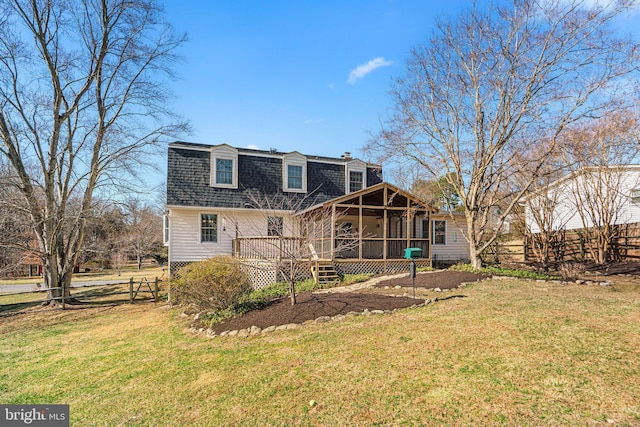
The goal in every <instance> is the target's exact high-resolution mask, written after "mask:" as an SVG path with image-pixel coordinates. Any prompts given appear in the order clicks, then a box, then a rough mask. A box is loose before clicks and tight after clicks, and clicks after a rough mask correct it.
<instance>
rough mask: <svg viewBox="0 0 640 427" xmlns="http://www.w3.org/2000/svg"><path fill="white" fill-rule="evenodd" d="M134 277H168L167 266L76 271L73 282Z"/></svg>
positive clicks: (38, 279)
mask: <svg viewBox="0 0 640 427" xmlns="http://www.w3.org/2000/svg"><path fill="white" fill-rule="evenodd" d="M131 277H133V279H134V280H140V279H142V278H143V277H146V278H148V279H153V278H154V277H158V278H166V277H167V271H166V267H146V268H143V269H141V270H138V269H137V268H134V267H129V268H126V269H123V270H122V271H121V272H120V274H118V273H117V272H115V271H113V270H104V271H100V272H89V273H76V274H74V275H73V279H71V282H85V281H86V282H90V281H94V280H113V281H114V282H125V281H127V280H129V278H131ZM36 282H39V283H42V277H40V276H37V277H28V278H24V279H6V280H0V285H23V284H29V283H36Z"/></svg>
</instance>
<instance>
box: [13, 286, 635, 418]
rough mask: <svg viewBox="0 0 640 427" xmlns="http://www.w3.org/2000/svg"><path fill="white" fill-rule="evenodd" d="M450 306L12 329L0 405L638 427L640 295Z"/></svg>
mask: <svg viewBox="0 0 640 427" xmlns="http://www.w3.org/2000/svg"><path fill="white" fill-rule="evenodd" d="M455 294H456V295H464V296H465V298H451V299H447V300H444V301H440V302H438V303H435V304H431V305H428V306H426V307H423V308H418V309H410V310H406V311H402V312H398V313H396V314H393V315H385V316H370V317H356V318H347V319H346V320H343V321H341V322H329V323H321V324H314V325H310V326H305V327H303V328H300V329H296V330H289V331H278V332H274V333H271V334H266V335H260V336H258V337H256V338H248V339H242V338H214V339H208V338H204V337H201V336H193V335H192V334H190V333H189V332H187V327H188V319H186V318H184V317H182V316H180V315H179V311H175V310H168V309H166V308H164V307H162V306H161V305H158V306H156V305H154V304H151V303H140V304H136V305H134V306H130V305H121V306H116V307H109V308H98V309H89V310H75V311H66V312H64V313H62V312H59V311H49V312H44V313H39V314H28V315H18V316H13V317H9V318H5V319H2V320H0V339H1V342H2V344H1V345H0V402H2V403H68V404H70V405H71V421H72V425H79V426H80V425H81V426H91V425H97V426H100V425H104V426H111V425H135V426H160V425H162V426H171V425H175V426H182V425H200V426H212V425H256V426H258V425H260V426H262V425H331V426H342V425H366V426H369V425H423V424H426V425H497V424H505V425H518V426H523V425H532V426H540V425H550V426H555V425H618V426H624V425H629V426H631V425H640V285H638V284H633V283H628V284H625V285H616V286H614V287H600V286H580V285H560V284H553V283H540V282H535V281H527V280H518V279H513V280H496V281H489V282H482V283H480V284H475V285H471V286H468V287H467V288H465V289H463V290H460V291H456V292H455ZM447 295H450V294H441V295H440V296H441V297H444V296H447ZM311 400H315V401H316V402H317V405H315V406H310V405H309V402H310V401H311Z"/></svg>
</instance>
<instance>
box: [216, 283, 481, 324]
mask: <svg viewBox="0 0 640 427" xmlns="http://www.w3.org/2000/svg"><path fill="white" fill-rule="evenodd" d="M485 277H487V276H486V275H483V274H474V273H467V272H462V271H449V270H446V271H435V272H432V273H423V274H418V275H416V287H424V288H428V289H433V288H440V289H454V288H457V287H458V286H459V285H460V284H461V283H468V282H474V281H476V280H480V279H483V278H485ZM384 286H389V287H395V286H402V287H403V288H405V287H411V286H412V282H411V278H409V277H400V278H396V279H390V280H385V281H383V282H380V283H378V284H377V285H376V287H384ZM423 302H424V300H423V299H413V298H410V297H404V296H403V297H395V296H389V295H380V294H375V293H358V292H347V293H317V294H315V293H311V292H305V293H302V294H300V295H297V304H296V305H294V306H292V305H291V300H290V299H289V297H284V298H280V299H278V300H276V301H273V302H271V303H270V304H269V305H267V306H266V307H264V308H262V309H260V310H254V311H251V312H249V313H246V314H245V315H244V316H241V317H237V318H235V319H229V320H226V321H224V322H222V323H218V324H216V325H213V327H212V329H213V330H214V331H215V332H216V333H217V334H219V333H221V332H223V331H230V330H239V329H247V328H251V327H252V326H257V327H259V328H261V329H264V328H266V327H269V326H280V325H286V324H289V323H298V324H300V323H303V322H306V321H308V320H314V319H317V318H319V317H322V316H329V317H332V316H336V315H338V314H347V313H349V312H352V311H353V312H357V313H361V312H363V311H364V310H365V309H368V310H369V311H371V310H393V309H395V308H407V307H411V306H412V305H414V304H421V303H423Z"/></svg>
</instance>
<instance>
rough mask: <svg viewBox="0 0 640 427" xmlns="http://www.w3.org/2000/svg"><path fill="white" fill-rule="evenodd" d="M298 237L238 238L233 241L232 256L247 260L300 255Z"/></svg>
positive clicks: (301, 241)
mask: <svg viewBox="0 0 640 427" xmlns="http://www.w3.org/2000/svg"><path fill="white" fill-rule="evenodd" d="M302 243H303V239H302V238H300V237H279V236H269V237H239V238H237V239H233V255H234V256H236V257H240V258H249V259H278V258H280V257H282V258H288V257H290V256H291V255H292V254H296V256H298V254H300V245H302Z"/></svg>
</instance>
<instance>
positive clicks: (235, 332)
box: [227, 330, 238, 337]
mask: <svg viewBox="0 0 640 427" xmlns="http://www.w3.org/2000/svg"><path fill="white" fill-rule="evenodd" d="M236 335H238V331H237V330H233V331H229V333H228V334H227V336H230V337H235V336H236Z"/></svg>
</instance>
